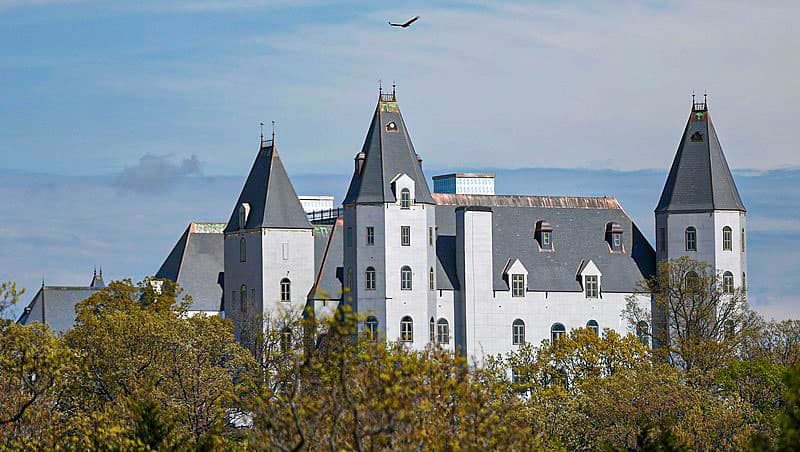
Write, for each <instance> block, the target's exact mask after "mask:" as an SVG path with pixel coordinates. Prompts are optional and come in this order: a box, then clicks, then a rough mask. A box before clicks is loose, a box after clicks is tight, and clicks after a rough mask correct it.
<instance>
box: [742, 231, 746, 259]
mask: <svg viewBox="0 0 800 452" xmlns="http://www.w3.org/2000/svg"><path fill="white" fill-rule="evenodd" d="M744 238H745V237H744V228H742V252H743V253H744Z"/></svg>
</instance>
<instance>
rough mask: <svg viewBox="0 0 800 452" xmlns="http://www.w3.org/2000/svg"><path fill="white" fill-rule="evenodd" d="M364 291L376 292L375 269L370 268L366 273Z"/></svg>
mask: <svg viewBox="0 0 800 452" xmlns="http://www.w3.org/2000/svg"><path fill="white" fill-rule="evenodd" d="M364 289H366V290H375V269H374V268H372V267H368V268H367V271H366V272H365V273H364Z"/></svg>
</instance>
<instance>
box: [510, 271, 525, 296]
mask: <svg viewBox="0 0 800 452" xmlns="http://www.w3.org/2000/svg"><path fill="white" fill-rule="evenodd" d="M511 296H512V297H524V296H525V275H511Z"/></svg>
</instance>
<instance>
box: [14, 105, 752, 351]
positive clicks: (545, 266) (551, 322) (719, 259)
mask: <svg viewBox="0 0 800 452" xmlns="http://www.w3.org/2000/svg"><path fill="white" fill-rule="evenodd" d="M354 166H355V167H354V171H353V177H352V179H351V182H350V186H349V188H348V190H347V194H346V196H345V198H344V200H343V203H342V207H341V208H339V209H329V208H328V207H330V204H329V201H330V200H329V198H313V197H305V198H304V199H303V200H302V202H301V198H300V197H298V195H297V194H296V192H295V190H294V187H293V186H292V183H291V181H290V179H289V176H288V174H287V172H286V170H285V168H284V166H283V163H282V162H281V159H280V156H279V153H278V149H277V145H276V143H275V141H274V137H273V139H272V140H266V141H264V140H262V143H261V146H260V148H259V150H258V154H257V155H256V158H255V162H254V163H253V167H252V169H251V170H250V173H249V175H248V176H247V179H246V181H245V183H244V187H243V188H242V191H241V194H240V195H239V198H238V199H237V201H236V204H235V205H234V207H233V209H232V213H231V216H230V218H229V220H228V222H227V223H192V224H190V226H189V227H188V228H187V230H186V232H185V233H184V234H183V236H182V237H181V238H180V240H179V241H178V243H177V244H176V245H175V248H174V249H173V250H172V252H171V253H170V254H169V256H168V257H167V259H166V260H165V261H164V263H163V264H162V266H161V268H160V269H159V271H158V272H157V274H156V276H157V277H161V278H167V279H172V280H174V281H177V282H178V283H179V284H180V285H181V286H182V287H183V288H184V289H185V290H186V291H187V292H188V293H189V294H190V295H191V296H192V298H193V305H192V307H191V309H192V311H193V312H205V313H209V314H222V315H224V316H225V317H226V318H229V319H232V321H233V322H234V325H235V326H236V331H237V334H240V333H241V332H242V331H243V328H244V327H246V326H248V325H249V324H252V323H253V322H257V321H261V320H262V319H264V320H266V321H268V322H269V324H271V325H274V324H275V322H280V321H281V319H284V318H285V317H286V316H287V315H290V316H291V315H300V314H301V313H302V312H303V310H304V309H306V308H307V307H308V308H312V309H313V310H314V312H315V314H316V315H329V314H331V313H332V312H333V311H334V310H336V309H337V307H339V306H342V305H345V304H346V305H349V306H350V307H351V308H352V309H353V310H354V311H355V312H356V313H358V314H359V315H360V317H361V318H362V320H363V321H362V323H361V324H360V325H359V327H360V328H361V329H362V330H364V331H366V332H368V333H370V334H371V335H372V336H373V337H375V338H376V339H380V340H387V341H400V342H403V343H406V344H407V345H408V346H409V347H412V348H416V349H421V348H424V347H426V346H428V345H429V344H431V343H434V342H435V343H438V344H440V345H441V346H443V347H446V348H449V349H452V350H454V351H458V352H459V353H462V354H464V355H465V356H467V357H469V358H470V359H471V360H472V362H474V363H480V362H481V360H482V358H483V357H484V356H487V355H490V354H497V353H505V352H508V351H510V350H513V349H514V347H516V346H518V345H519V344H521V343H524V342H534V343H538V342H539V341H541V340H542V339H550V338H555V337H558V336H560V335H562V334H565V333H566V332H568V331H570V330H571V329H573V328H579V327H589V328H592V329H594V330H595V331H598V332H600V331H601V330H603V329H606V328H608V329H611V330H615V331H618V332H621V333H626V332H628V331H632V329H631V327H630V326H629V325H628V324H627V321H626V319H624V318H623V317H622V311H623V309H624V308H625V305H626V299H627V298H628V297H629V296H631V295H633V294H634V293H635V292H636V288H637V283H638V282H639V281H641V280H642V279H643V278H645V277H648V276H651V275H652V274H653V273H654V272H655V267H656V262H657V260H659V259H672V258H675V257H678V256H683V255H686V256H690V257H692V258H695V259H698V260H704V261H706V262H709V263H710V264H712V265H713V266H715V268H716V269H717V270H718V271H719V272H720V273H722V274H724V278H725V283H726V284H731V285H736V286H744V284H745V280H746V262H747V259H746V253H745V238H746V233H745V214H746V211H745V208H744V205H743V204H742V201H741V198H740V197H739V194H738V191H737V189H736V185H735V184H734V180H733V176H732V175H731V172H730V170H729V168H728V164H727V162H726V161H725V156H724V155H723V153H722V148H721V146H720V143H719V139H718V137H717V134H716V131H715V130H714V126H713V125H712V123H711V117H710V115H709V112H708V108H707V104H706V102H705V101H704V102H702V103H693V104H692V111H691V114H690V117H689V120H688V123H687V125H686V129H685V131H684V133H683V137H682V139H681V142H680V145H679V147H678V151H677V154H676V156H675V160H674V162H673V164H672V168H671V170H670V173H669V176H668V178H667V182H666V185H665V187H664V190H663V193H662V195H661V199H660V201H659V203H658V206H657V208H656V211H655V215H656V242H657V247H656V250H653V248H652V247H651V246H650V244H649V243H648V242H647V240H646V239H645V237H644V236H643V235H642V233H641V232H640V231H639V229H638V228H637V227H636V225H635V224H634V223H633V221H632V220H631V218H630V217H629V216H628V215H627V214H626V213H625V211H624V210H623V209H622V207H621V206H620V204H619V202H617V200H616V199H614V198H591V197H569V196H529V195H495V194H494V177H493V175H486V174H462V173H456V174H451V175H445V176H442V177H434V180H435V181H436V185H435V186H436V187H438V188H439V191H442V192H444V193H437V192H434V193H431V191H430V189H429V186H428V182H427V179H426V177H425V174H424V172H423V168H422V157H421V156H420V155H419V154H417V152H416V151H415V150H414V146H413V144H412V141H411V136H410V134H409V132H408V130H407V129H406V125H405V122H404V121H403V117H402V115H401V114H400V109H399V107H398V103H397V99H396V97H395V94H394V92H393V93H392V94H384V93H382V94H380V95H379V99H378V103H377V106H376V108H375V112H374V115H373V117H372V122H371V124H370V126H369V129H368V131H367V134H366V139H365V141H364V145H363V147H362V148H361V151H360V152H358V153H357V154H356V156H355V162H354ZM470 187H472V188H470ZM318 202H322V203H323V204H322V206H323V207H325V208H326V209H325V210H323V211H321V212H307V211H306V210H305V209H304V208H303V203H305V204H306V205H307V206H309V205H310V206H315V205H319V203H318ZM40 298H43V297H39V296H38V295H37V297H35V298H34V301H33V302H32V303H31V305H30V306H29V307H28V309H26V313H27V314H26V315H25V316H24V318H25V319H26V321H34V320H35V319H36V318H37V315H39V314H38V312H39V311H41V312H42V314H41V315H42V317H44V315H45V314H44V309H42V307H41V306H37V305H36V303H37V300H39V299H40ZM638 301H639V302H640V303H643V304H645V305H649V303H651V299H650V297H649V296H639V297H638ZM49 308H50V309H53V307H52V306H49ZM52 317H54V318H55V317H59V316H52ZM61 317H63V316H61ZM73 319H74V315H73ZM642 327H647V328H649V325H646V326H642Z"/></svg>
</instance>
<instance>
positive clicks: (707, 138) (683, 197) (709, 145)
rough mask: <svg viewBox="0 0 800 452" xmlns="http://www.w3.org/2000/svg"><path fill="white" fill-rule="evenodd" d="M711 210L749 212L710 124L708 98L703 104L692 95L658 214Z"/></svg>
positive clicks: (704, 96) (657, 208) (712, 125)
mask: <svg viewBox="0 0 800 452" xmlns="http://www.w3.org/2000/svg"><path fill="white" fill-rule="evenodd" d="M711 210H738V211H742V212H744V211H745V210H746V209H745V208H744V204H743V203H742V198H741V197H740V196H739V191H738V190H737V189H736V184H735V183H734V181H733V175H732V174H731V170H730V168H729V167H728V162H727V161H726V160H725V154H723V153H722V146H721V145H720V142H719V137H718V136H717V131H716V130H715V129H714V124H713V123H712V122H711V114H710V113H709V110H708V102H707V99H706V95H705V94H704V95H703V101H702V102H696V101H695V99H694V95H692V111H691V114H690V115H689V120H688V122H687V123H686V128H685V129H684V131H683V137H682V138H681V143H680V145H679V146H678V152H677V153H676V154H675V160H674V161H673V162H672V168H671V169H670V171H669V176H667V183H666V184H665V185H664V191H663V192H661V199H660V200H659V202H658V206H657V207H656V212H657V213H658V212H705V211H711Z"/></svg>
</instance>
